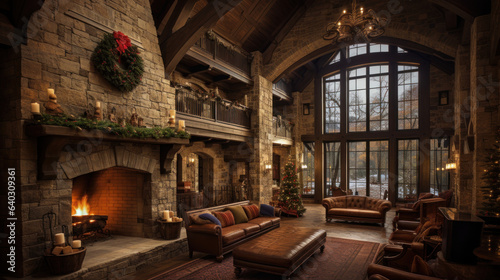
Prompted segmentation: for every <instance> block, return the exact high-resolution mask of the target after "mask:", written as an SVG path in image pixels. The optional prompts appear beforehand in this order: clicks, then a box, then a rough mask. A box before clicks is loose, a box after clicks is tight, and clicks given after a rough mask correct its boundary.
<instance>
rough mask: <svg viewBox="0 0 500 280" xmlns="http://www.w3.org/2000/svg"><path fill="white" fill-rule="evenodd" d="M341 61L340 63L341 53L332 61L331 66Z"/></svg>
mask: <svg viewBox="0 0 500 280" xmlns="http://www.w3.org/2000/svg"><path fill="white" fill-rule="evenodd" d="M339 61H340V51H339V52H337V55H335V57H334V58H333V59H332V61H330V65H331V64H335V63H337V62H339Z"/></svg>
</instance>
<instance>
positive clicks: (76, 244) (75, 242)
mask: <svg viewBox="0 0 500 280" xmlns="http://www.w3.org/2000/svg"><path fill="white" fill-rule="evenodd" d="M71 247H73V249H80V248H81V247H82V241H81V240H73V244H71Z"/></svg>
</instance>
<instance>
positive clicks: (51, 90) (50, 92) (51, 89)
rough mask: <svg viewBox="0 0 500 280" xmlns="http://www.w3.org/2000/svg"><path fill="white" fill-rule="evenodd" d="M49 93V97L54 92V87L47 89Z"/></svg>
mask: <svg viewBox="0 0 500 280" xmlns="http://www.w3.org/2000/svg"><path fill="white" fill-rule="evenodd" d="M47 94H48V95H49V97H50V95H51V94H54V89H53V88H48V89H47Z"/></svg>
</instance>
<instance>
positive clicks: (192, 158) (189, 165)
mask: <svg viewBox="0 0 500 280" xmlns="http://www.w3.org/2000/svg"><path fill="white" fill-rule="evenodd" d="M194 161H195V159H194V157H193V156H188V158H187V166H188V167H191V166H194Z"/></svg>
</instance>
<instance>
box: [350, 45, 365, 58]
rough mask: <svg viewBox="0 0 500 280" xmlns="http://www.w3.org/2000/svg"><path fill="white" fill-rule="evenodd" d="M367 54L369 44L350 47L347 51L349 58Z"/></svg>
mask: <svg viewBox="0 0 500 280" xmlns="http://www.w3.org/2000/svg"><path fill="white" fill-rule="evenodd" d="M366 53H367V44H355V45H350V46H349V47H348V50H347V57H353V56H357V55H362V54H366Z"/></svg>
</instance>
